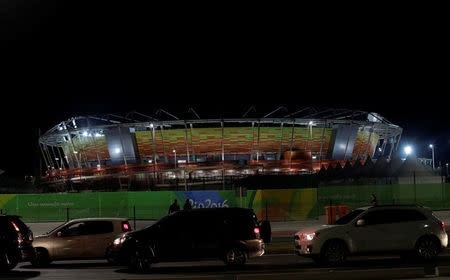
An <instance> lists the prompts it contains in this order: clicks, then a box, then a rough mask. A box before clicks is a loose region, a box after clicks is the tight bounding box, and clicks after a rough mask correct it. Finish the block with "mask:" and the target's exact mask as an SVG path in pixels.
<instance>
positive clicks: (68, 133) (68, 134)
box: [64, 124, 81, 168]
mask: <svg viewBox="0 0 450 280" xmlns="http://www.w3.org/2000/svg"><path fill="white" fill-rule="evenodd" d="M64 129H65V130H66V133H67V137H68V138H69V142H70V144H71V145H72V151H73V155H74V157H75V159H76V160H77V164H78V168H81V164H80V160H79V159H78V156H77V151H75V144H74V143H73V139H72V135H70V131H69V130H68V129H67V125H66V124H64ZM69 151H70V149H69Z"/></svg>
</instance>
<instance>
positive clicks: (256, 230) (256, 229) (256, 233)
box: [253, 227, 259, 238]
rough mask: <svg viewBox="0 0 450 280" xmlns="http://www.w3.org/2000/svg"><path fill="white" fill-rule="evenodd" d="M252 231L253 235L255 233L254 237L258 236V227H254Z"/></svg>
mask: <svg viewBox="0 0 450 280" xmlns="http://www.w3.org/2000/svg"><path fill="white" fill-rule="evenodd" d="M253 232H254V233H255V235H256V238H259V228H257V227H256V228H255V229H253Z"/></svg>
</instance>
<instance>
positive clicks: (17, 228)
mask: <svg viewBox="0 0 450 280" xmlns="http://www.w3.org/2000/svg"><path fill="white" fill-rule="evenodd" d="M11 224H12V225H13V227H14V229H15V230H16V231H17V232H19V231H20V229H19V227H17V226H16V224H15V223H14V222H12V221H11Z"/></svg>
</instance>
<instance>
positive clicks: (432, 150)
mask: <svg viewBox="0 0 450 280" xmlns="http://www.w3.org/2000/svg"><path fill="white" fill-rule="evenodd" d="M430 149H431V157H432V160H433V170H434V145H433V144H430Z"/></svg>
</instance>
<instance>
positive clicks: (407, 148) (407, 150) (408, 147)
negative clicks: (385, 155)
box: [405, 146, 412, 156]
mask: <svg viewBox="0 0 450 280" xmlns="http://www.w3.org/2000/svg"><path fill="white" fill-rule="evenodd" d="M411 153H412V148H411V146H406V147H405V154H406V155H407V156H409V155H410V154H411Z"/></svg>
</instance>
